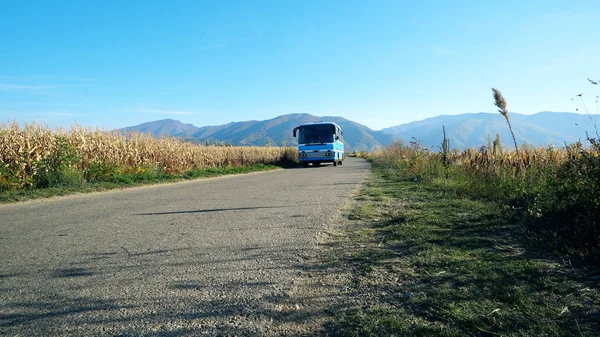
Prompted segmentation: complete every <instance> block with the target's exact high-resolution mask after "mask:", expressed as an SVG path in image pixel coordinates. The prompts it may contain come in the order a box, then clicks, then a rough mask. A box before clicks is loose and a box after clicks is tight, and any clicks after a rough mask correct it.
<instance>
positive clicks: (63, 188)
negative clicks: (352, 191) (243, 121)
mask: <svg viewBox="0 0 600 337" xmlns="http://www.w3.org/2000/svg"><path fill="white" fill-rule="evenodd" d="M276 168H279V166H275V165H265V164H259V165H253V166H247V167H224V168H206V169H194V170H191V171H188V172H185V173H184V174H182V175H170V174H167V173H164V172H160V171H156V170H151V169H140V170H137V171H134V172H123V171H122V170H120V169H119V168H118V167H112V166H110V167H94V168H93V169H94V171H93V175H88V179H85V175H84V174H83V173H82V172H79V171H74V170H71V169H69V168H67V169H65V170H63V171H61V172H57V173H54V174H53V176H52V179H49V181H50V182H51V183H50V184H49V185H50V186H49V187H45V188H31V189H27V190H9V191H0V203H9V202H18V201H25V200H30V199H39V198H49V197H54V196H63V195H70V194H75V193H89V192H97V191H106V190H111V189H118V188H124V187H133V186H143V185H150V184H158V183H165V182H174V181H182V180H191V179H198V178H209V177H218V176H223V175H231V174H243V173H251V172H259V171H267V170H273V169H276Z"/></svg>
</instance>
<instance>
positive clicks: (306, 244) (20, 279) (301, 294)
mask: <svg viewBox="0 0 600 337" xmlns="http://www.w3.org/2000/svg"><path fill="white" fill-rule="evenodd" d="M369 170H370V166H369V164H368V163H367V162H366V161H363V160H360V159H352V158H348V159H347V160H346V161H345V162H344V165H342V166H338V167H333V166H331V165H327V166H322V167H318V168H312V167H311V168H306V169H305V168H298V169H285V170H277V171H270V172H264V173H256V174H248V175H239V176H228V177H222V178H213V179H204V180H196V181H192V182H182V183H174V184H167V185H155V186H150V187H141V188H134V189H127V190H119V191H112V192H106V193H94V194H87V195H76V196H69V197H60V198H53V199H49V200H41V201H40V200H37V201H30V202H25V203H20V204H9V205H0V335H2V334H6V335H20V336H30V335H31V336H49V335H77V336H79V335H107V336H109V335H132V336H133V335H135V336H139V335H144V336H146V335H157V336H158V335H170V336H179V335H291V334H297V335H300V334H303V333H305V334H310V331H311V330H310V329H311V326H310V322H311V321H315V322H316V321H318V319H317V318H316V317H315V315H317V314H316V312H315V311H314V310H313V309H314V308H311V304H310V303H311V301H310V296H307V290H306V289H301V288H302V287H303V285H305V284H306V282H305V280H303V279H304V278H306V277H310V268H311V266H310V263H311V257H312V256H313V255H314V253H315V251H316V249H317V242H316V239H315V238H316V236H317V235H319V233H320V232H321V231H323V230H324V229H325V228H326V227H327V225H328V223H330V222H332V221H334V219H335V216H336V214H338V212H339V209H340V207H341V206H342V205H343V204H344V202H345V200H346V199H347V198H348V196H349V195H350V193H351V192H352V191H353V190H355V189H356V188H357V187H358V186H359V185H360V183H361V181H362V180H363V179H364V178H365V177H366V176H367V174H368V172H369ZM309 291H310V290H309ZM303 329H305V330H303Z"/></svg>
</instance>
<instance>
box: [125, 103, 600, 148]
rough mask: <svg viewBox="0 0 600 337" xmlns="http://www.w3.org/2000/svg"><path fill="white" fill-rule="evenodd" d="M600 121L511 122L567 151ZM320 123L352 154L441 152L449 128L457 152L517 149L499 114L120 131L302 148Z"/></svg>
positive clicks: (292, 119) (152, 125) (524, 136)
mask: <svg viewBox="0 0 600 337" xmlns="http://www.w3.org/2000/svg"><path fill="white" fill-rule="evenodd" d="M597 116H598V115H584V114H575V113H569V112H539V113H537V114H534V115H522V114H517V113H511V114H510V121H511V125H512V127H513V131H514V133H515V137H516V139H517V143H518V144H519V146H521V145H524V144H525V145H534V146H539V145H543V146H547V145H549V144H553V145H554V146H563V145H564V144H565V143H567V144H570V143H573V142H576V141H578V140H580V139H585V138H586V132H588V133H589V134H590V136H595V135H596V128H595V123H596V119H597ZM319 121H331V122H335V123H337V124H338V125H340V127H341V128H342V130H343V132H344V142H345V145H346V151H372V150H374V149H377V148H381V147H384V146H386V145H389V144H391V143H392V142H394V141H405V142H410V141H418V142H419V143H420V144H421V145H423V146H425V147H428V148H432V149H433V150H438V148H439V145H440V144H441V142H442V139H443V133H442V127H443V126H445V128H446V135H447V137H448V138H449V139H450V146H451V148H459V149H464V148H469V147H481V146H484V145H487V144H488V135H489V137H491V138H492V139H494V138H495V137H496V134H499V135H500V137H501V139H502V141H503V143H504V146H505V147H506V146H510V145H511V144H513V143H512V137H511V135H510V131H509V129H508V125H507V123H506V120H505V119H504V117H503V116H501V115H500V114H499V113H496V114H491V113H483V112H482V113H469V114H461V115H442V116H437V117H432V118H427V119H424V120H421V121H415V122H410V123H406V124H401V125H398V126H393V127H389V128H385V129H382V130H379V131H376V130H371V129H370V128H368V127H367V126H365V125H362V124H359V123H357V122H354V121H351V120H348V119H345V118H343V117H335V116H323V117H319V116H313V115H310V114H288V115H282V116H279V117H276V118H273V119H269V120H264V121H258V120H253V121H245V122H231V123H228V124H224V125H216V126H202V127H197V126H194V125H192V124H184V123H182V122H180V121H177V120H173V119H164V120H158V121H153V122H147V123H143V124H140V125H137V126H131V127H126V128H123V129H120V130H118V131H128V132H129V131H133V132H142V133H150V134H152V135H154V136H156V137H159V136H172V137H178V138H182V139H185V140H188V141H195V142H199V143H204V142H206V141H208V142H210V143H228V144H232V145H247V146H265V145H269V144H271V145H273V146H276V145H283V144H287V145H289V146H294V145H296V144H297V142H296V139H295V138H294V137H293V136H292V130H293V129H294V128H295V127H296V126H298V125H300V124H304V123H312V122H319Z"/></svg>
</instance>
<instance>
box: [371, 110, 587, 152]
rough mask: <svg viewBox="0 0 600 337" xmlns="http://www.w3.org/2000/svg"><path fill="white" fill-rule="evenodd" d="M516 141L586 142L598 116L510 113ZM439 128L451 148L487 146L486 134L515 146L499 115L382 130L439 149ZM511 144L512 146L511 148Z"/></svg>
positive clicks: (439, 119)
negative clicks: (587, 135)
mask: <svg viewBox="0 0 600 337" xmlns="http://www.w3.org/2000/svg"><path fill="white" fill-rule="evenodd" d="M509 116H510V121H511V123H512V127H513V131H514V132H515V138H516V139H517V143H518V144H519V146H521V145H524V144H529V145H534V146H540V145H541V146H547V145H549V144H553V145H554V146H564V144H565V143H567V144H570V143H573V142H576V141H578V140H580V139H581V140H585V139H586V131H587V132H589V133H590V135H594V134H595V131H594V127H593V125H592V124H593V121H594V120H596V119H597V115H583V114H575V113H569V112H539V113H536V114H534V115H522V114H517V113H510V115H509ZM442 126H446V135H447V137H448V138H449V139H450V146H451V147H452V148H460V149H464V148H469V147H480V146H483V145H487V143H488V135H490V136H491V137H492V139H494V138H495V137H496V134H500V138H501V139H502V141H503V143H504V146H509V147H514V145H512V144H513V141H512V137H511V135H510V131H509V129H508V125H507V124H506V120H504V117H502V116H501V115H500V114H499V113H495V114H491V113H483V112H482V113H471V114H461V115H452V116H449V115H444V116H437V117H433V118H428V119H424V120H421V121H416V122H411V123H407V124H402V125H398V126H394V127H390V128H385V129H382V130H381V131H382V132H384V133H386V134H390V135H395V136H397V137H398V138H401V139H403V140H406V141H410V140H412V139H413V137H414V139H417V140H419V141H420V142H421V144H422V145H424V146H426V147H430V148H431V147H433V148H434V150H438V146H439V145H440V144H441V143H442V138H443V133H442ZM511 145H512V146H511Z"/></svg>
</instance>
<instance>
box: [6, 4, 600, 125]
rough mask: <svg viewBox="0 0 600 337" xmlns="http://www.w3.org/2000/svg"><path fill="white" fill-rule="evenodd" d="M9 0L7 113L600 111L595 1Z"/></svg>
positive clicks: (193, 117)
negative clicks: (503, 107) (502, 102)
mask: <svg viewBox="0 0 600 337" xmlns="http://www.w3.org/2000/svg"><path fill="white" fill-rule="evenodd" d="M0 2H1V8H2V10H1V11H0V46H2V47H1V51H0V122H9V121H15V120H16V121H18V122H20V123H25V122H32V121H34V120H35V121H38V122H40V123H45V124H49V125H50V126H62V127H69V126H70V125H72V124H73V123H74V122H78V123H79V124H81V125H83V126H94V127H100V128H103V129H112V128H119V127H125V126H132V125H137V124H140V123H143V122H147V121H153V120H158V119H164V118H173V119H178V120H180V121H182V122H184V123H192V124H194V125H196V126H204V125H217V124H224V123H228V122H231V121H245V120H255V119H257V120H262V119H270V118H274V117H276V116H278V115H282V114H288V113H310V114H313V115H319V116H326V115H335V116H342V117H345V118H348V119H352V120H355V121H357V122H360V123H362V124H365V125H367V126H369V127H371V128H374V129H380V128H383V127H387V126H393V125H398V124H401V123H406V122H410V121H415V120H420V119H424V118H427V117H433V116H436V115H440V114H459V113H469V112H495V111H496V108H495V107H494V105H493V99H492V92H491V90H490V88H492V87H497V88H499V89H500V90H501V91H502V92H503V94H504V96H505V97H506V99H507V101H508V105H509V110H510V111H513V112H519V113H525V114H532V113H536V112H539V111H573V112H574V111H575V109H576V108H580V107H579V106H578V104H577V103H576V101H572V100H571V98H573V97H574V96H575V95H577V94H580V93H584V96H582V97H583V98H584V102H585V103H586V105H587V107H588V109H589V112H592V113H595V112H596V111H597V110H596V109H597V108H596V105H595V104H596V103H595V101H596V98H595V97H596V95H598V93H599V91H600V90H598V89H600V86H593V85H591V84H590V83H589V82H588V81H587V78H588V77H589V78H591V79H594V80H600V63H599V62H598V61H599V60H600V56H599V55H600V4H599V3H598V1H597V0H590V1H577V0H575V1H564V0H561V1H552V0H549V1H527V0H522V1H506V0H504V1H492V0H490V1H481V0H475V1H466V0H465V1H463V0H456V1H451V0H448V1H402V0H395V1H348V0H344V1H307V0H303V1H208V0H207V1H202V0H198V1H149V0H146V1H133V0H131V1H107V0H103V1H92V0H88V1H63V0H61V1H26V0H23V1H8V0H0ZM580 112H581V109H580Z"/></svg>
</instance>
